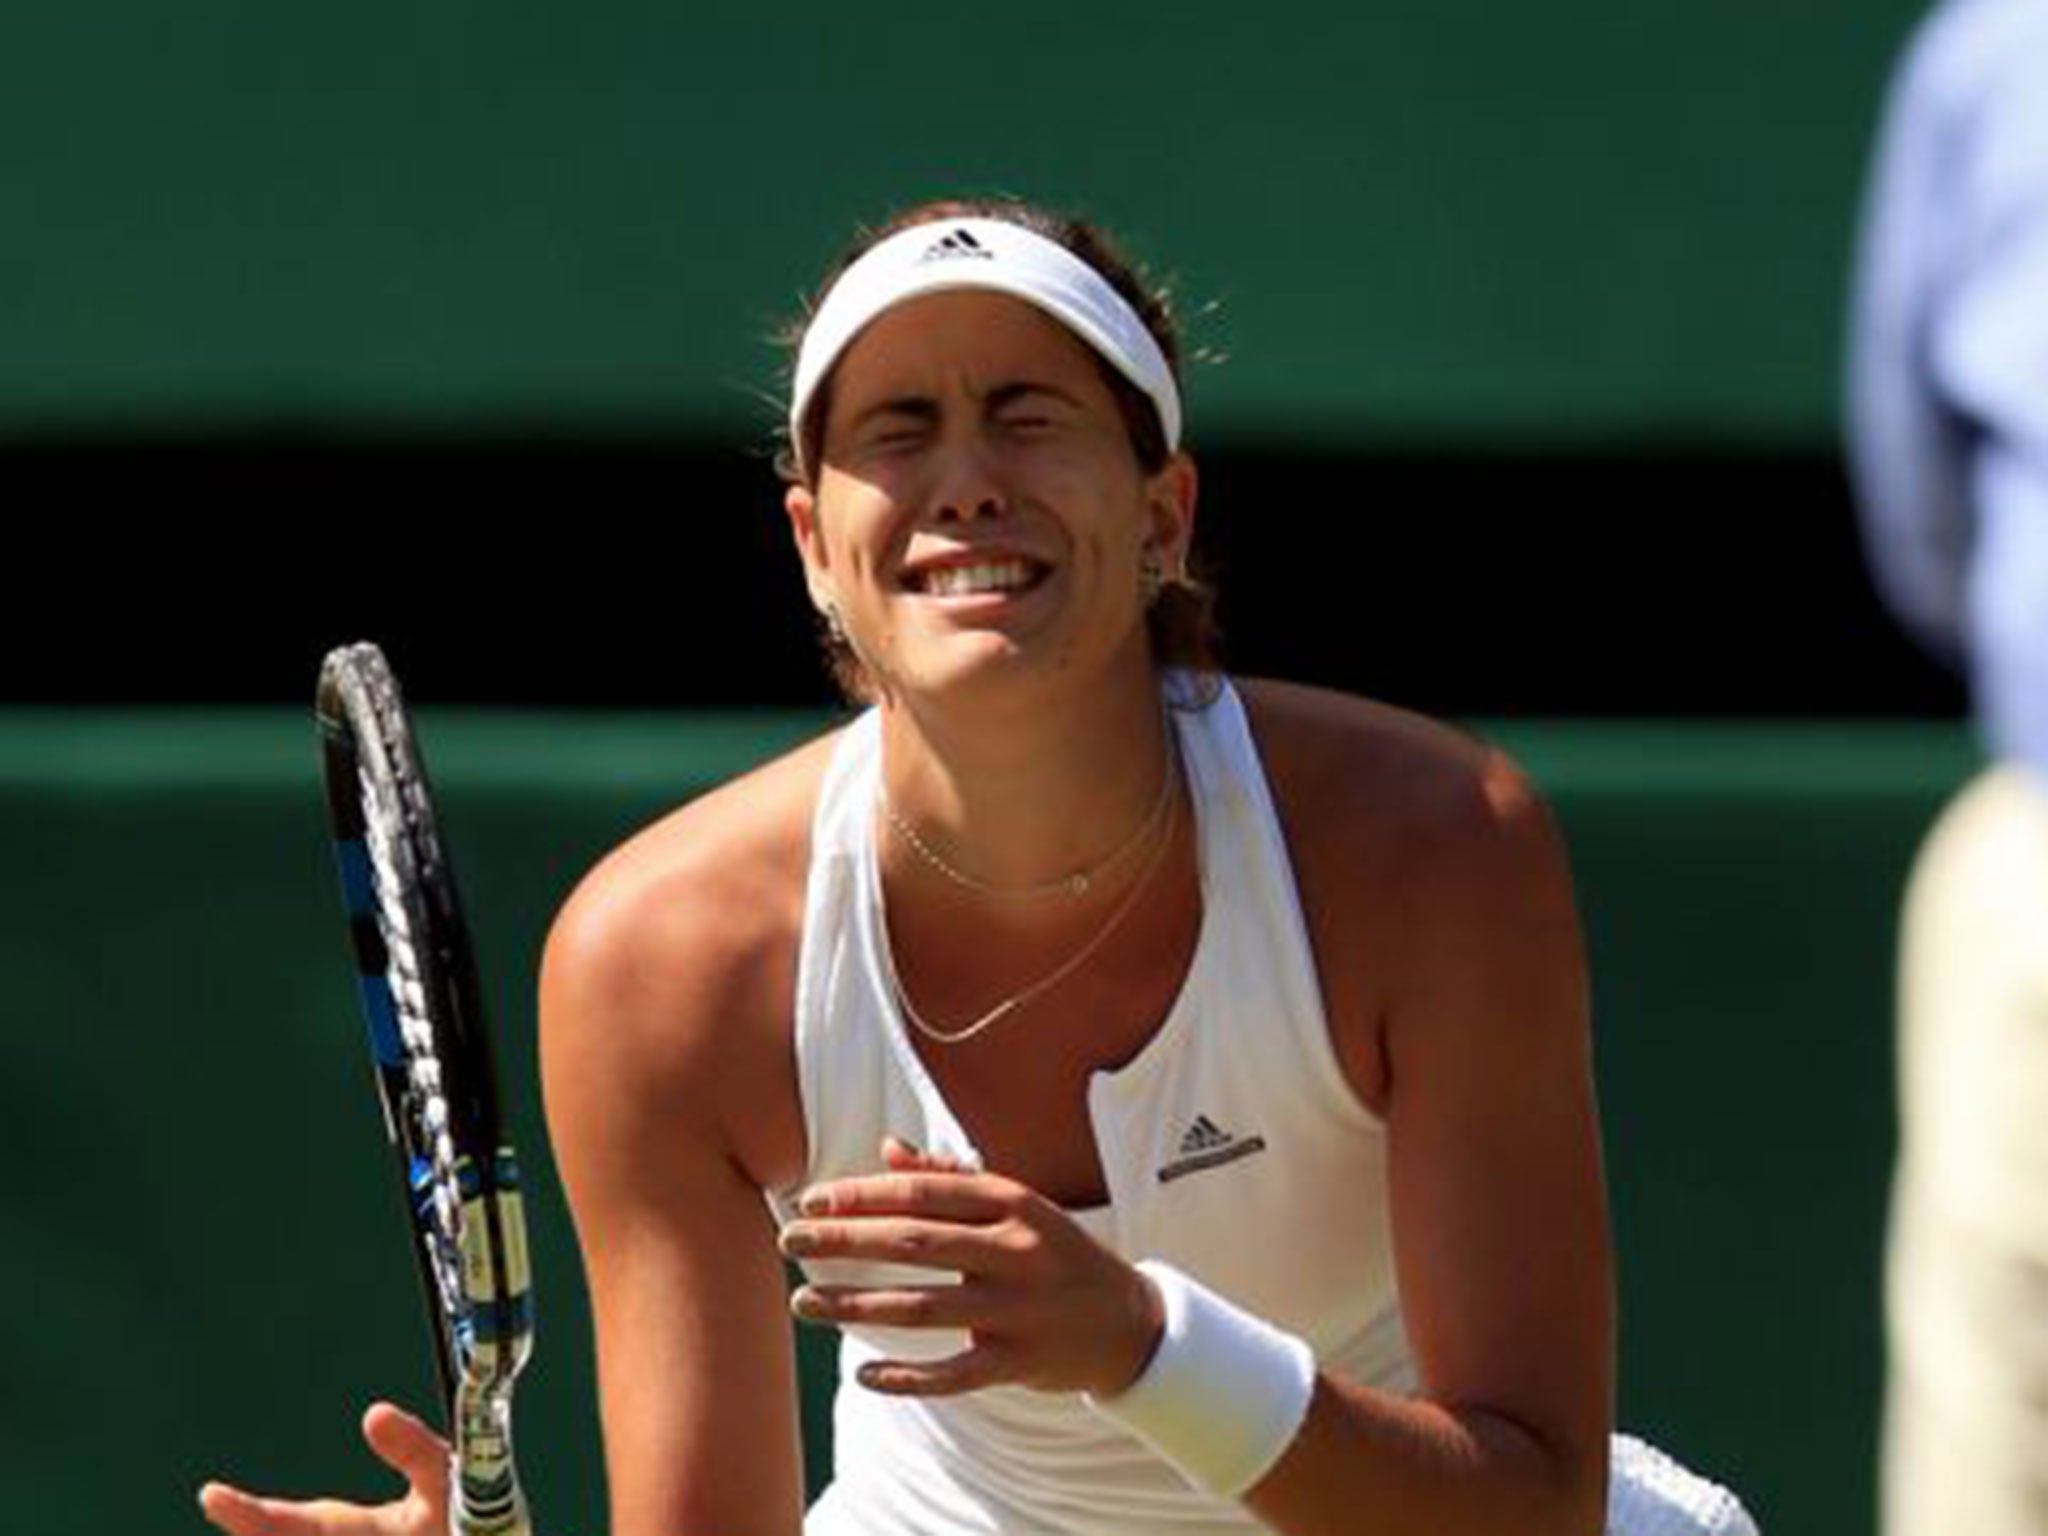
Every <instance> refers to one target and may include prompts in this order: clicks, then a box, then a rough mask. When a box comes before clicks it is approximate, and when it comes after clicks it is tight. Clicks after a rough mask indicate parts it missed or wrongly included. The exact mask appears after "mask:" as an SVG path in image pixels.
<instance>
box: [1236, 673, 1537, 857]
mask: <svg viewBox="0 0 2048 1536" xmlns="http://www.w3.org/2000/svg"><path fill="white" fill-rule="evenodd" d="M1241 690H1242V692H1243V695H1244V698H1245V705H1246V710H1247V713H1248V715H1249V716H1250V719H1251V722H1252V728H1253V732H1254V734H1255V736H1256V737H1257V740H1258V744H1259V753H1260V758H1261V761H1262V762H1263V763H1264V765H1265V769H1266V773H1267V776H1268V779H1269V781H1270V783H1271V784H1272V788H1273V793H1274V797H1275V799H1276V800H1277V801H1278V802H1279V803H1280V807H1281V812H1282V815H1283V817H1284V818H1285V819H1287V820H1288V821H1289V822H1290V823H1294V822H1303V823H1306V822H1308V821H1310V820H1312V821H1313V822H1314V823H1315V827H1316V833H1317V835H1316V837H1315V838H1314V839H1312V840H1311V839H1307V838H1302V839H1299V840H1300V841H1303V842H1308V841H1315V842H1318V843H1324V842H1332V843H1334V844H1335V845H1336V847H1337V848H1339V849H1341V850H1343V851H1344V854H1345V856H1347V857H1348V858H1349V859H1352V860H1356V859H1360V858H1363V859H1365V860H1366V861H1367V863H1368V864H1369V865H1370V866H1372V867H1376V868H1380V869H1383V870H1385V871H1386V872H1387V873H1389V874H1396V873H1398V874H1401V875H1403V876H1412V875H1417V874H1420V873H1421V872H1422V870H1423V869H1424V868H1427V869H1430V870H1434V871H1436V872H1437V876H1438V878H1440V879H1441V878H1444V877H1447V876H1450V875H1454V874H1456V873H1457V872H1458V871H1460V870H1464V869H1467V868H1468V867H1469V866H1479V867H1481V869H1482V870H1491V871H1492V872H1493V873H1496V874H1497V873H1499V872H1500V871H1499V870H1498V868H1496V867H1494V861H1496V860H1499V859H1501V858H1503V857H1506V858H1509V859H1510V860H1511V861H1512V857H1513V855H1512V850H1513V847H1514V846H1515V845H1517V844H1532V845H1536V846H1537V847H1541V846H1543V845H1547V844H1549V843H1551V841H1552V838H1551V833H1552V831H1553V828H1552V823H1551V819H1550V816H1549V812H1548V809H1547V807H1546V806H1545V804H1544V801H1543V798H1542V796H1541V795H1540V794H1539V793H1538V791H1537V789H1536V787H1535V785H1534V784H1533V783H1532V782H1531V781H1530V780H1529V778H1528V776H1527V774H1525V773H1524V772H1523V771H1522V769H1521V767H1520V766H1519V765H1518V764H1517V763H1516V762H1515V761H1514V760H1513V759H1512V758H1510V757H1509V756H1508V755H1507V754H1506V753H1505V752H1503V751H1501V750H1500V749H1499V748H1498V747H1495V746H1493V745H1491V744H1490V743H1488V742H1485V741H1483V740H1481V739H1480V738H1478V737H1476V736H1473V735H1471V734H1469V733H1467V732H1465V731H1462V730H1460V729H1458V728H1457V727H1455V726H1452V725H1449V724H1446V723H1445V722H1443V721H1439V720H1433V719H1430V718H1428V717H1427V716H1424V715H1419V714H1416V713H1414V712H1413V711H1410V710H1404V709H1399V708H1396V707H1394V706H1392V705H1389V704H1383V703H1379V702H1376V701H1374V700H1371V699H1364V698H1358V697H1355V696H1352V695H1348V694H1343V693H1338V692H1334V691H1332V690H1329V689H1322V688H1309V687H1304V686H1301V685H1298V684H1292V683H1276V682H1267V681H1255V682H1246V683H1244V684H1242V685H1241ZM1447 864H1448V865H1449V866H1450V867H1449V868H1446V867H1445V866H1446V865H1447ZM1353 868H1354V870H1355V869H1356V868H1357V866H1356V864H1354V865H1353Z"/></svg>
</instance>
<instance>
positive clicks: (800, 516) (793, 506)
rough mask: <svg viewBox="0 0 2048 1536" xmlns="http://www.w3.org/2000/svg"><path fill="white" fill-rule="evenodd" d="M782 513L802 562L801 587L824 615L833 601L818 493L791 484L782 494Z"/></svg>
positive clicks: (828, 559)
mask: <svg viewBox="0 0 2048 1536" xmlns="http://www.w3.org/2000/svg"><path fill="white" fill-rule="evenodd" d="M782 510H783V511H784V512H786V513H787V514H788V515H789V532H790V537H791V539H792V540H793V541H794V542H795V544H796V552H797V558H798V559H800V560H802V561H803V563H804V585H805V586H806V587H807V588H809V589H810V594H811V606H812V607H814V608H816V609H817V610H818V611H819V612H820V613H823V612H824V611H825V609H826V608H827V607H829V606H830V605H831V602H832V575H831V570H832V564H831V559H830V557H829V554H828V551H827V550H826V547H825V538H824V535H823V534H822V533H821V532H820V531H819V529H818V495H817V492H815V491H813V490H811V489H810V487H808V486H803V485H792V486H791V487H790V488H789V489H788V490H787V491H785V492H784V493H783V496H782Z"/></svg>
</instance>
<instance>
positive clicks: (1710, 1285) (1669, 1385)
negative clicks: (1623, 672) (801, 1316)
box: [0, 711, 1972, 1536]
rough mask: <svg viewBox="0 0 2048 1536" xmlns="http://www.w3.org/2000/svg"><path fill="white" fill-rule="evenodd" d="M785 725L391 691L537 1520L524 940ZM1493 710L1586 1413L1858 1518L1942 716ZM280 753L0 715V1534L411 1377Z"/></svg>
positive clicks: (93, 1528) (1962, 748) (1955, 766)
mask: <svg viewBox="0 0 2048 1536" xmlns="http://www.w3.org/2000/svg"><path fill="white" fill-rule="evenodd" d="M821 723H822V722H821V721H819V720H818V719H816V718H815V717H810V716H767V717H744V718H739V717H736V718H723V717H720V718H705V717H700V718H695V719H680V718H668V719H655V718H650V717H626V716H580V717H560V718H551V717H547V716H535V715H499V714H490V713H479V712H468V713H464V712H438V711H426V712H423V714H422V717H421V731H422V737H423V741H424V743H425V746H426V750H427V753H428V756H429V758H430V761H431V762H432V764H433V767H434V770H435V774H436V779H437V782H438V787H439V789H440V792H441V796H442V799H443V802H444V810H445V823H446V830H447V832H448V835H449V839H450V842H451V845H452V847H453V848H454V850H455V853H456V858H457V861H458V864H459V867H460V869H461V872H462V876H463V879H464V882H465V885H466V887H467V890H468V894H469V898H470V906H471V910H472V917H473V920H474V926H475V929H476V933H477V939H478V943H479V945H480V947H481V952H482V955H483V957H484V961H485V971H486V985H487V987H488V990H489V992H490V995H491V997H492V1000H493V1003H494V1011H495V1014H496V1019H497V1024H498V1027H499V1033H500V1036H501V1040H502V1057H503V1060H502V1063H501V1066H502V1072H503V1076H504V1079H505V1085H506V1090H507V1094H508V1097H509V1098H510V1100H511V1104H512V1109H513V1115H514V1119H515V1122H516V1125H517V1129H518V1132H519V1134H520V1136H521V1139H522V1151H523V1152H524V1154H525V1158H524V1160H525V1162H526V1164H527V1166H528V1168H529V1170H530V1181H531V1188H532V1202H531V1225H532V1236H533V1244H534V1248H535V1250H536V1252H537V1255H538V1269H539V1280H538V1284H539V1296H540V1305H541V1328H540V1342H539V1348H538V1352H537V1354H536V1357H535V1362H534V1364H533V1367H532V1368H531V1371H530V1373H529V1375H528V1376H527V1377H526V1378H525V1379H524V1381H523V1383H522V1387H521V1394H520V1432H521V1440H522V1444H523V1446H524V1450H525V1457H524V1460H525V1464H526V1467H527V1469H528V1473H529V1476H530V1479H531V1482H532V1485H533V1491H534V1494H535V1496H536V1499H537V1503H538V1506H539V1509H540V1511H541V1513H542V1516H543V1521H544V1526H543V1528H544V1530H545V1531H547V1532H550V1533H554V1536H600V1533H601V1532H602V1530H603V1519H604V1517H603V1509H602V1491H601V1489H602V1483H601V1472H600V1464H599V1461H598V1452H597V1438H596V1419H595V1412H594V1407H593V1395H592V1381H591V1369H592V1360H591V1350H590V1345H589V1340H588V1331H587V1330H588V1323H587V1316H586V1314H585V1311H584V1305H583V1300H582V1293H581V1284H580V1279H579V1276H578V1272H577V1267H576V1262H575V1255H574V1244H573V1238H572V1234H571V1232H570V1230H569V1227H568V1224H567V1220H566V1217H565V1215H564V1212H563V1209H562V1206H561V1203H560V1197H559V1194H558V1191H557V1190H556V1187H555V1183H554V1174H553V1169H552V1165H551V1164H550V1162H549V1160H548V1158H547V1155H546V1143H545V1140H544V1138H543V1135H542V1127H541V1124H540V1120H539V1109H538V1102H537V1089H536V1076H535V1070H534V1062H533V1049H532V1036H533V1002H532V990H533V989H532V969H533V962H534V958H535V956H536V954H537V951H538V945H539V942H540V939H541V936H542V934H543V933H544V931H545V927H546V924H547V922H548V919H549V916H550V914H551V912H552V911H553V909H554V907H555V905H556V904H557V903H558V902H559V901H560V900H561V898H562V897H563V896H564V895H565V894H566V892H567V890H568V888H569V887H570V885H571V884H572V883H573V882H574V881H575V880H576V879H577V878H578V877H579V875H580V874H581V872H582V871H583V869H584V868H586V867H587V866H588V864H589V863H590V862H591V861H592V860H594V859H595V858H596V857H597V856H598V855H599V854H600V853H601V852H602V851H603V850H604V849H605V848H607V847H608V846H610V845H611V844H612V843H614V842H616V841H617V840H618V839H619V838H620V837H622V836H623V835H625V834H626V833H627V832H628V831H630V830H631V829H632V828H633V827H635V826H637V825H639V824H641V823H642V822H644V821H646V820H647V819H650V818H651V817H653V816H655V815H658V814H659V813H661V812H662V811H663V810H664V809H666V808H667V807H669V806H671V805H673V804H674V803H676V802H677V801H679V800H681V799H683V798H685V797H687V796H688V795H690V794H691V793H693V792H695V791H696V790H698V789H700V788H701V787H703V786H705V785H706V784H709V783H711V782H714V781H716V780H718V779H720V778H723V777H725V776H727V775H729V774H731V773H733V772H735V771H738V770H739V769H740V768H742V767H743V766H745V765H746V764H748V763H750V762H752V761H755V760H758V759H759V758H761V757H763V756H765V755H767V754H769V753H770V752H772V751H774V750H776V749H778V748H780V747H781V746H783V745H786V744H788V743H790V742H793V741H794V740H796V739H798V738H800V737H802V736H804V735H806V734H808V733H809V732H811V731H813V730H815V729H816V728H818V726H819V725H820V724H821ZM1498 735H1499V737H1500V739H1501V740H1503V741H1504V742H1505V744H1506V745H1508V746H1509V747H1510V749H1512V750H1513V751H1515V752H1516V753H1517V754H1518V755H1519V756H1520V757H1521V758H1522V759H1523V761H1524V762H1525V763H1526V764H1527V765H1528V766H1529V767H1530V768H1531V769H1532V770H1533V771H1534V773H1535V775H1536V776H1537V778H1538V780H1539V781H1540V782H1541V783H1542V784H1543V785H1544V786H1545V787H1546V789H1547V790H1548V792H1549V793H1550V795H1551V796H1552V798H1553V800H1554V802H1555V803H1556V805H1557V807H1558V809H1559V811H1560V813H1561V816H1562V818H1563V822H1564V826H1565V829H1566V832H1567V835H1568V837H1569V839H1570V842H1571V847H1572V853H1573V858H1574V863H1575V867H1576V871H1577V877H1578V880H1579V887H1580V898H1581V902H1582V905H1583V908H1584V911H1585V913H1586V919H1587V926H1588V936H1589V942H1590V947H1591V957H1592V966H1593V974H1594V984H1595V994H1596V1011H1597V1019H1596V1023H1597V1030H1598V1042H1599V1068H1600V1082H1601V1089H1602V1095H1603V1100H1604V1109H1605V1122H1606V1134H1607V1148H1608V1157H1609V1167H1610V1176H1611V1180H1612V1185H1613V1192H1614V1214H1615V1226H1616V1232H1617V1237H1618V1249H1619V1260H1620V1284H1621V1298H1622V1327H1621V1346H1622V1354H1621V1359H1622V1417H1623V1420H1624V1422H1625V1423H1626V1424H1627V1425H1628V1426H1630V1427H1632V1428H1634V1429H1637V1430H1639V1431H1641V1432H1644V1433H1646V1434H1647V1435H1649V1436H1650V1437H1651V1438H1653V1439H1656V1440H1658V1441H1660V1442H1663V1443H1665V1444H1667V1445H1669V1446H1670V1447H1671V1448H1673V1449H1674V1450H1676V1451H1678V1452H1680V1453H1681V1454H1683V1455H1685V1456H1686V1457H1688V1458H1689V1459H1692V1460H1694V1461H1695V1462H1697V1463H1698V1464H1699V1465H1700V1466H1701V1467H1702V1468H1704V1469H1708V1470H1711V1471H1713V1472H1714V1473H1716V1474H1717V1475H1719V1476H1720V1477H1722V1478H1724V1479H1726V1480H1728V1481H1730V1482H1732V1483H1733V1484H1734V1485H1735V1486H1737V1487H1738V1488H1739V1489H1740V1490H1741V1491H1742V1492H1743V1493H1744V1495H1745V1496H1746V1498H1747V1499H1748V1500H1749V1502H1750V1504H1751V1506H1752V1508H1753V1509H1754V1510H1755V1511H1756V1512H1757V1513H1758V1514H1759V1516H1760V1517H1761V1518H1762V1519H1763V1521H1764V1523H1765V1526H1766V1529H1767V1530H1769V1531H1772V1532H1778V1533H1784V1536H1792V1533H1797V1536H1864V1533H1866V1532H1868V1531H1869V1529H1870V1528H1871V1519H1870V1511H1871V1496H1872V1483H1873V1451H1874V1444H1873V1437H1874V1433H1875V1403H1876V1393H1877V1389H1878V1383H1879V1379H1880V1361H1881V1354H1880V1337H1879V1324H1878V1304H1877V1286H1878V1273H1879V1251H1880V1241H1881V1232H1882V1221H1883V1209H1884V1198H1885V1187H1886V1180H1887V1176H1888V1168H1889V1158H1890V1149H1891V1136H1892V1127H1891V1108H1890V1105H1891V1095H1890V1081H1891V1059H1890V1024H1889V1017H1890V956H1891V952H1892V943H1893V913H1894V910H1895V908H1896V904H1897V900H1898V896H1899V888H1900V885H1901V882H1902V880H1903V877H1904V874H1905V871H1906V868H1907V866H1908V863H1909V860H1910V857H1911V852H1912V849H1913V847H1914V845H1915V843H1916V841H1917V839H1918V837H1919V835H1920V833H1921V831H1922V830H1923V828H1924V826H1925V824H1926V822H1927V821H1928V820H1929V818H1930V817H1931V816H1932V814H1933V812H1934V810H1935V808H1936V807H1937V805H1938V803H1939V801H1940V799H1941V798H1942V796H1943V795H1944V794H1945V793H1946V792H1947V790H1948V789H1949V788H1950V787H1952V786H1953V785H1955V784H1956V783H1958V782H1959V781H1960V780H1961V779H1962V778H1963V777H1964V776H1965V775H1966V774H1967V772H1968V771H1969V768H1970V765H1971V762H1972V750H1971V748H1970V747H1969V746H1968V744H1967V742H1966V741H1965V739H1964V737H1963V736H1962V734H1961V732H1960V731H1959V730H1954V729H1951V728H1947V727H1936V726H1925V727H1907V726H1893V727H1887V726H1875V725H1870V726H1853V725H1844V726H1835V727H1827V728H1821V727H1800V726H1796V725H1784V726H1773V727H1761V726H1759V727H1746V726H1735V725H1723V726H1702V725H1692V724H1672V725H1664V726H1659V725H1647V724H1639V725H1619V724H1611V725H1592V724H1587V725H1565V724H1557V725H1528V726H1517V727H1514V728H1512V729H1506V730H1503V731H1501V732H1499V733H1498ZM316 774H317V767H316V757H315V751H314V743H313V736H312V731H311V726H310V722H309V720H308V719H307V718H306V717H305V716H304V715H303V714H301V713H298V712H287V711H273V712H261V711H259V712H248V713H220V712H200V711H159V712H153V713H129V714H99V715H85V716H69V717H66V716H61V715H57V714H45V713H36V712H28V711H15V712H11V713H0V847H4V848H5V849H6V850H7V856H8V866H9V869H10V872H11V874H12V879H11V880H10V881H9V883H8V887H7V894H6V896H5V897H4V901H5V904H6V913H5V917H6V920H5V922H4V923H0V979H4V984H5V997H6V1004H7V1008H8V1014H9V1022H8V1026H7V1028H6V1029H5V1030H0V1137H4V1146H5V1150H6V1154H7V1156H6V1165H7V1167H8V1169H9V1171H10V1174H11V1177H10V1179H9V1180H8V1182H7V1184H6V1186H5V1188H4V1192H0V1232H4V1234H5V1239H4V1241H5V1251H6V1255H7V1262H6V1264H5V1265H4V1266H0V1359H4V1360H5V1361H6V1362H7V1370H6V1386H5V1388H4V1390H0V1484H4V1486H6V1487H7V1489H8V1490H9V1515H8V1528H9V1529H10V1530H20V1531H35V1532H73V1531H76V1532H81V1533H85V1532H91V1533H99V1532H107V1531H126V1532H138V1531H150V1532H155V1531H179V1530H193V1531H196V1530H197V1529H198V1528H199V1527H198V1517H197V1515H196V1513H195V1512H193V1511H192V1510H191V1507H190V1503H189V1500H190V1497H191V1493H192V1490H193V1489H194V1488H196V1486H197V1484H198V1483H199V1482H200V1481H201V1480H202V1479H203V1478H205V1477H207V1476H210V1475H219V1474H228V1475H232V1476H234V1477H236V1478H237V1479H240V1480H244V1481H246V1482H248V1483H251V1484H253V1485H255V1486H258V1487H262V1488H271V1489H285V1490H296V1491H307V1490H321V1489H336V1490H341V1491H349V1492H353V1493H355V1494H357V1495H359V1496H360V1495H369V1494H373V1493H376V1492H377V1491H379V1490H380V1489H381V1488H382V1486H383V1485H382V1483H381V1482H380V1480H379V1474H378V1472H377V1470H376V1469H374V1468H373V1467H372V1466H371V1465H370V1464H369V1462H368V1459H367V1454H366V1453H365V1452H363V1451H361V1449H360V1448H359V1447H358V1446H357V1445H356V1444H355V1443H354V1422H355V1417H356V1415H357V1413H358V1411H359V1410H360V1408H361V1407H362V1406H363V1405H364V1404H365V1403H367V1402H368V1401H369V1400H371V1399H372V1398H373V1397H374V1396H377V1395H383V1394H390V1395H394V1396H397V1397H399V1398H400V1399H402V1400H406V1401H410V1402H413V1403H416V1404H423V1403H425V1402H427V1401H428V1400H429V1392H430V1386H429V1381H430V1377H429V1372H428V1365H427V1358H428V1357H427V1350H426V1337H425V1334H424V1331H423V1324H422V1323H421V1320H420V1316H419V1302H418V1298H417V1294H416V1282H415V1279H414V1276H413V1273H412V1269H411V1265H410V1262H409V1260H408V1259H407V1257H406V1253H405V1249H404V1241H403V1235H402V1234H403V1225H402V1222H401V1219H400V1216H399V1211H398V1208H397V1194H396V1191H395V1190H394V1189H393V1188H392V1187H391V1184H390V1176H389V1170H388V1163H387V1158H386V1156H385V1154H384V1152H383V1149H382V1146H381V1144H380V1143H381V1136H382V1132H381V1129H380V1126H379V1123H378V1115H377V1111H376V1109H375V1107H374V1096H373V1094H372V1091H371V1087H370V1082H369V1073H368V1068H367V1061H366V1057H365V1055H364V1052H363V1049H362V1045H361V1026H360V1023H359V1022H358V1019H357V1017H356V1015H355V1011H354V1010H355V1002H354V987H353V982H352V979H351V978H352V970H351V962H350V959H349V956H348V953H347V948H346V942H345V938H344V932H343V927H342V923H341V918H340V902H339V896H338V893H337V891H336V889H335V886H334V880H333V876H332V873H331V869H330V866H329V862H328V852H327V845H326V831H325V826H324V822H323V819H322V812H321V805H320V795H319V789H318V784H317V779H316ZM677 1112H678V1113H687V1112H688V1107H687V1106H678V1111H677ZM814 1380H815V1378H814ZM814 1407H815V1404H814ZM812 1449H813V1451H814V1453H822V1450H823V1442H822V1437H821V1436H819V1437H815V1438H814V1440H813V1443H812ZM815 1465H816V1464H815V1463H814V1466H815Z"/></svg>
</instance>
